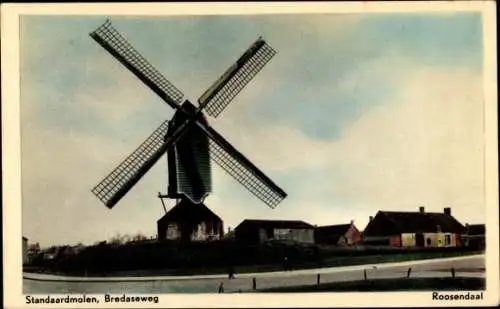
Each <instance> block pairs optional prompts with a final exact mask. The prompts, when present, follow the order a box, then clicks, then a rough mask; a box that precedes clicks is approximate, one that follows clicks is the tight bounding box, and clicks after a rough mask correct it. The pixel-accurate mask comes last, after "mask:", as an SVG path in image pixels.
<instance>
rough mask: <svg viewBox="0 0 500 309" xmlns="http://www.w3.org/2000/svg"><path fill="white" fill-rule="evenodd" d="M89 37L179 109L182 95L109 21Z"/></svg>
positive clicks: (173, 106)
mask: <svg viewBox="0 0 500 309" xmlns="http://www.w3.org/2000/svg"><path fill="white" fill-rule="evenodd" d="M90 36H91V37H92V38H93V39H94V40H95V41H96V42H97V43H99V45H101V46H102V47H103V48H104V49H106V50H107V51H108V52H109V53H110V54H111V55H113V56H114V57H115V58H116V59H117V60H118V61H120V62H121V63H122V64H123V65H124V66H125V67H127V68H128V69H129V70H130V71H131V72H132V73H134V75H135V76H137V77H138V78H139V79H140V80H142V81H143V82H144V83H145V84H146V85H147V86H148V87H149V88H150V89H151V90H153V91H154V92H155V93H156V94H157V95H159V96H160V97H161V98H162V99H163V100H164V101H165V102H166V103H167V104H169V105H170V106H171V107H172V108H178V107H179V104H180V103H181V102H182V99H183V97H184V94H183V93H182V92H181V91H180V90H179V89H177V88H176V87H175V86H174V85H173V84H172V83H170V82H169V81H168V80H167V79H166V78H165V77H164V76H163V75H162V74H161V73H160V72H158V70H156V69H155V68H154V67H153V66H152V65H151V64H150V63H149V62H148V61H147V60H146V59H145V58H144V57H143V56H141V54H139V52H137V51H136V50H135V49H134V47H132V45H130V43H129V42H127V40H125V38H124V37H123V36H122V35H121V34H120V33H119V32H118V31H117V30H116V29H115V28H114V27H113V26H112V25H111V23H110V22H109V21H107V22H106V23H104V24H103V25H101V26H100V27H99V28H97V29H96V30H95V31H93V32H92V33H90Z"/></svg>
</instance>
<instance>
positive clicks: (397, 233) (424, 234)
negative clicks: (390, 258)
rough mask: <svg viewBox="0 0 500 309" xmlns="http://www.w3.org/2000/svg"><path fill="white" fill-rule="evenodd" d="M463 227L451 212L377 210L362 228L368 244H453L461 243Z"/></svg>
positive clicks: (416, 245)
mask: <svg viewBox="0 0 500 309" xmlns="http://www.w3.org/2000/svg"><path fill="white" fill-rule="evenodd" d="M464 231H465V227H464V226H463V225H462V224H461V223H460V222H458V221H457V220H456V219H455V218H454V217H453V216H452V215H451V208H449V207H446V208H444V211H443V213H431V212H425V208H424V207H420V209H419V211H418V212H397V211H379V212H377V214H376V216H375V217H374V218H372V217H370V221H369V223H368V225H367V226H366V228H365V230H364V231H363V242H364V243H365V244H367V245H370V244H372V245H387V246H395V247H454V246H460V239H461V235H462V234H463V233H464Z"/></svg>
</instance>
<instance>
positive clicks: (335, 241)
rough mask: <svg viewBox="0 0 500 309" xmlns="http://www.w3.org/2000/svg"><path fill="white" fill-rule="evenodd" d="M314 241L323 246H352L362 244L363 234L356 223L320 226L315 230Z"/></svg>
mask: <svg viewBox="0 0 500 309" xmlns="http://www.w3.org/2000/svg"><path fill="white" fill-rule="evenodd" d="M314 241H315V243H316V244H322V245H335V246H352V245H356V244H358V243H360V242H361V232H360V231H359V230H358V228H357V227H356V225H354V221H351V222H350V223H349V224H338V225H326V226H319V227H316V228H315V230H314Z"/></svg>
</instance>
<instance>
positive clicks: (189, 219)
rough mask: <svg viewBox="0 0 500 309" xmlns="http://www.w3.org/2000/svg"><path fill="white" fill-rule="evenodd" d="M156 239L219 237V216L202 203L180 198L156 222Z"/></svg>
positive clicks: (221, 233)
mask: <svg viewBox="0 0 500 309" xmlns="http://www.w3.org/2000/svg"><path fill="white" fill-rule="evenodd" d="M157 228H158V239H159V240H163V239H169V240H183V241H204V240H212V239H220V238H221V237H222V235H223V233H224V230H223V224H222V220H221V218H219V216H217V215H216V214H215V213H213V212H212V211H211V210H210V209H209V208H208V207H207V206H205V205H204V204H203V203H200V204H196V203H193V202H191V201H189V200H188V199H182V200H181V201H180V202H179V203H178V204H177V205H175V206H174V207H173V208H172V209H171V210H170V211H168V212H167V213H166V214H165V215H164V216H163V217H162V218H161V219H160V220H158V222H157Z"/></svg>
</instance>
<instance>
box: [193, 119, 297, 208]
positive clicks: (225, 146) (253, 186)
mask: <svg viewBox="0 0 500 309" xmlns="http://www.w3.org/2000/svg"><path fill="white" fill-rule="evenodd" d="M197 124H198V126H199V127H201V128H202V129H203V130H204V131H205V132H206V133H207V135H208V137H209V138H210V157H211V158H212V159H213V160H214V162H215V163H217V165H219V166H220V167H221V168H222V169H224V170H225V171H226V172H227V173H228V174H230V175H231V176H233V177H234V179H236V180H237V181H238V182H239V183H240V184H242V185H243V186H244V187H245V188H247V189H248V190H249V191H250V192H251V193H253V194H254V195H255V196H256V197H258V198H259V199H260V200H262V201H263V202H264V203H266V204H267V205H268V206H269V207H271V208H275V207H276V206H277V205H278V204H279V203H280V202H281V201H282V200H283V199H284V198H285V197H286V196H287V194H286V193H285V191H283V189H281V188H280V187H278V186H277V185H276V184H275V183H274V182H273V181H272V180H271V179H270V178H269V177H267V176H266V175H265V174H264V173H263V172H262V171H261V170H260V169H259V168H257V167H256V166H255V165H254V164H253V163H252V162H250V161H249V160H248V159H247V158H246V157H245V156H244V155H243V154H241V153H240V152H239V151H238V150H236V149H235V148H234V147H233V146H232V145H231V144H230V143H229V142H228V141H227V140H225V139H224V138H223V137H222V135H220V134H219V133H217V131H215V129H213V128H212V127H210V126H202V125H200V124H199V123H197Z"/></svg>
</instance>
